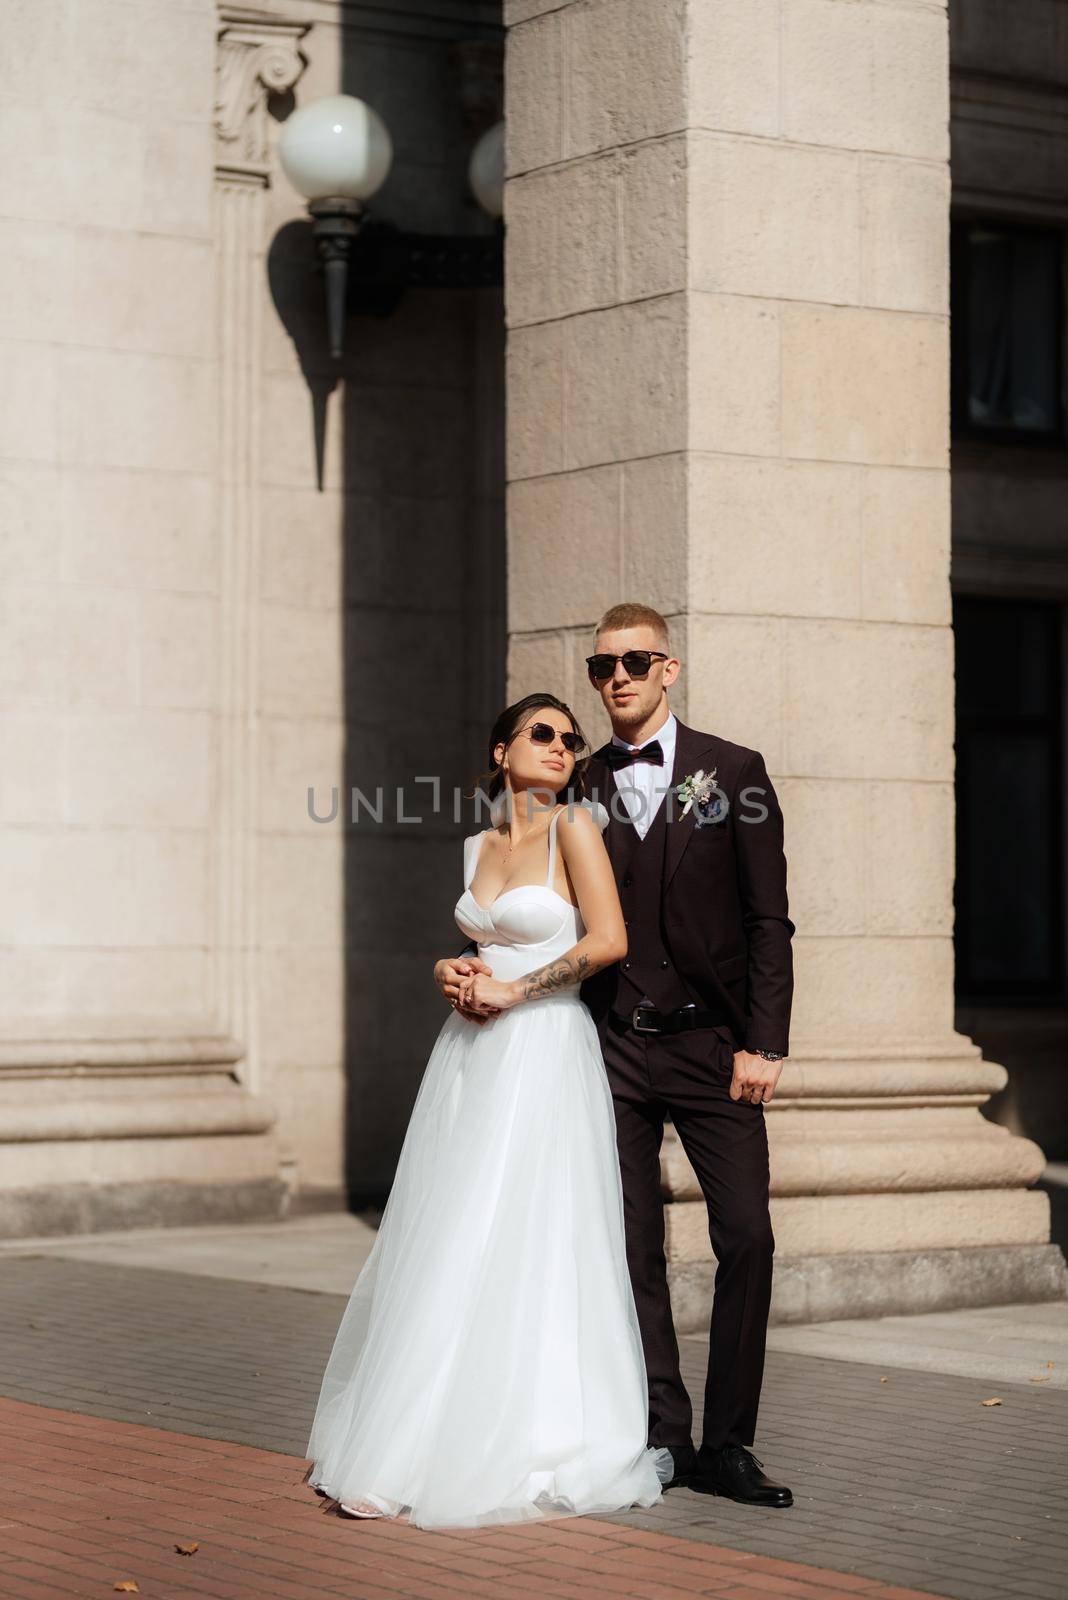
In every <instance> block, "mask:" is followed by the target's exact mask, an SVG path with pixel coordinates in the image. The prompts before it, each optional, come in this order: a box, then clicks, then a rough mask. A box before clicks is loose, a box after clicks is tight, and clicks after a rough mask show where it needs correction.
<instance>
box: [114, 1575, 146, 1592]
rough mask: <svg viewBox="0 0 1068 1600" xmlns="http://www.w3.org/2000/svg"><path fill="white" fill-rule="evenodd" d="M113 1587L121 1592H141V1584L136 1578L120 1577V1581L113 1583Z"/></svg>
mask: <svg viewBox="0 0 1068 1600" xmlns="http://www.w3.org/2000/svg"><path fill="white" fill-rule="evenodd" d="M112 1588H113V1589H118V1591H119V1593H120V1594H140V1593H141V1585H140V1584H139V1583H138V1581H137V1579H136V1578H120V1579H119V1581H118V1583H114V1584H112Z"/></svg>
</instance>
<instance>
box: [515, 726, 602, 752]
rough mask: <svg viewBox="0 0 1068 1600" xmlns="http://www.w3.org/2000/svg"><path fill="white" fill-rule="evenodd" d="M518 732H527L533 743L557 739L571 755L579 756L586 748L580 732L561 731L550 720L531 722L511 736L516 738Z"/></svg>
mask: <svg viewBox="0 0 1068 1600" xmlns="http://www.w3.org/2000/svg"><path fill="white" fill-rule="evenodd" d="M520 733H529V734H530V737H531V740H532V742H533V743H534V744H552V742H553V740H554V739H559V740H560V743H561V744H562V745H563V747H564V749H565V750H566V751H567V752H568V754H569V755H572V756H580V755H581V754H582V752H583V750H585V748H586V741H585V739H584V738H583V737H582V735H581V733H561V732H560V731H559V729H558V728H554V727H553V725H552V723H551V722H532V723H531V724H530V727H529V728H520V730H519V733H513V735H512V738H513V739H518V738H519V734H520Z"/></svg>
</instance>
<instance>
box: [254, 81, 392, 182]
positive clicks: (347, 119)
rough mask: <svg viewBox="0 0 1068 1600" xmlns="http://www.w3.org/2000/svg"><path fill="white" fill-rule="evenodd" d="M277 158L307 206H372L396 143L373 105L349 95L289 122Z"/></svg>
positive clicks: (316, 104)
mask: <svg viewBox="0 0 1068 1600" xmlns="http://www.w3.org/2000/svg"><path fill="white" fill-rule="evenodd" d="M278 157H279V160H280V161H281V163H282V171H283V172H284V173H285V175H286V177H287V178H288V179H289V181H290V183H291V184H292V185H293V187H294V189H296V191H297V193H298V194H302V195H303V196H304V198H305V200H332V199H345V200H369V199H370V198H371V196H372V195H373V194H374V193H375V191H376V189H379V188H380V187H381V185H382V184H383V183H384V181H385V178H386V174H387V173H388V171H389V169H390V164H391V163H392V160H393V142H392V140H391V139H390V137H389V129H388V128H387V127H386V125H385V123H384V122H383V121H382V118H381V117H380V116H379V115H378V114H377V112H374V111H372V110H371V107H370V106H369V105H365V104H364V102H363V101H362V100H357V99H356V97H355V96H354V95H351V94H333V95H328V96H327V97H326V98H325V99H322V100H313V101H312V102H311V104H310V105H306V106H302V107H301V108H300V110H299V111H295V112H294V113H293V115H292V116H291V117H289V118H288V119H287V121H286V123H285V125H284V127H283V129H282V134H281V137H280V139H279V141H278Z"/></svg>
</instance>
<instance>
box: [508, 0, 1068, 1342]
mask: <svg viewBox="0 0 1068 1600" xmlns="http://www.w3.org/2000/svg"><path fill="white" fill-rule="evenodd" d="M505 11H506V20H507V22H508V24H509V35H508V50H507V57H506V113H507V123H508V150H507V171H508V180H507V184H506V223H507V229H508V234H507V239H508V246H507V274H508V276H507V320H508V354H509V395H508V401H509V405H508V410H509V438H508V478H509V485H508V493H509V627H510V641H511V644H510V671H511V689H512V690H513V691H514V693H515V694H519V693H525V692H527V691H528V690H530V689H532V688H534V687H535V686H542V685H544V686H545V687H548V688H556V689H559V690H560V691H561V692H562V693H563V694H564V696H565V697H566V698H568V699H569V700H570V701H571V702H572V703H573V705H574V706H575V709H576V710H577V712H578V713H579V715H580V716H582V717H583V718H585V719H586V720H587V722H588V724H589V726H590V728H591V729H592V731H593V733H594V735H595V737H596V735H598V734H603V733H604V732H605V726H604V724H603V722H601V721H600V711H599V705H598V703H597V702H596V700H595V699H594V697H593V696H592V693H591V691H590V690H589V689H588V687H587V686H586V683H585V677H584V671H583V667H582V657H583V656H584V655H585V654H586V653H587V652H588V649H589V646H590V643H591V627H592V624H593V623H594V622H595V621H596V618H597V616H598V615H599V613H600V612H601V611H602V610H603V609H604V608H605V607H606V606H607V605H609V604H611V603H613V602H615V601H618V600H621V599H640V600H644V601H646V602H648V603H650V604H652V605H654V606H656V607H657V608H659V609H660V610H661V611H663V612H664V613H665V614H667V615H668V616H669V618H670V620H671V623H672V626H673V629H674V636H675V640H676V648H677V650H678V653H679V654H680V656H681V657H682V659H683V661H684V672H683V677H682V680H681V688H682V692H681V694H679V695H676V696H675V697H674V703H675V705H676V709H677V710H678V711H679V712H680V713H681V715H682V716H683V717H684V719H685V720H687V721H689V722H690V723H691V724H693V725H695V726H697V727H699V728H704V729H709V730H711V731H714V732H717V733H720V734H722V735H724V736H726V737H727V738H731V739H735V740H737V741H738V742H740V743H743V744H747V745H751V746H756V747H757V748H759V749H760V750H762V751H763V752H764V754H765V756H766V758H767V762H768V767H769V771H770V772H771V774H772V777H773V780H774V781H775V784H776V787H777V790H778V793H779V795H780V797H781V800H782V804H783V809H784V812H785V816H786V828H787V836H786V839H787V852H788V858H789V867H790V879H789V884H790V896H791V912H792V915H793V916H794V919H795V921H796V923H797V926H798V936H797V940H796V958H797V960H796V965H797V990H796V1003H795V1010H794V1024H793V1029H792V1049H791V1060H790V1063H789V1065H788V1066H787V1068H786V1069H785V1071H784V1074H783V1078H782V1083H781V1087H780V1092H779V1096H778V1097H777V1099H776V1101H775V1102H774V1104H773V1106H772V1108H771V1109H770V1111H769V1113H768V1119H769V1132H770V1135H771V1139H772V1143H773V1192H774V1198H773V1214H774V1226H775V1232H776V1239H777V1282H776V1296H777V1298H776V1308H775V1315H776V1316H777V1317H778V1318H780V1319H789V1318H797V1317H819V1316H833V1315H843V1314H848V1313H855V1312H857V1311H861V1310H866V1311H869V1312H877V1311H882V1310H889V1309H895V1310H896V1309H904V1308H916V1309H919V1308H926V1307H933V1306H939V1305H949V1304H965V1303H969V1302H978V1301H984V1300H990V1301H992V1300H998V1299H1003V1298H1004V1299H1009V1298H1026V1297H1031V1296H1040V1295H1046V1294H1053V1293H1056V1292H1059V1290H1060V1287H1061V1284H1062V1277H1061V1274H1062V1272H1063V1264H1062V1262H1061V1258H1060V1255H1059V1252H1057V1251H1055V1250H1054V1249H1053V1247H1051V1246H1050V1245H1049V1244H1048V1237H1049V1234H1048V1209H1047V1208H1048V1202H1047V1200H1046V1197H1045V1196H1044V1195H1042V1194H1040V1193H1037V1192H1029V1190H1028V1185H1029V1184H1030V1183H1031V1182H1033V1180H1034V1178H1035V1177H1036V1175H1037V1174H1038V1172H1039V1170H1040V1168H1041V1165H1042V1156H1041V1152H1040V1151H1039V1150H1038V1148H1037V1147H1036V1146H1035V1145H1033V1144H1029V1143H1027V1142H1026V1141H1024V1140H1021V1139H1018V1138H1015V1137H1012V1136H1010V1135H1009V1134H1008V1133H1006V1132H1005V1131H1004V1130H1003V1129H1001V1128H998V1127H995V1126H994V1125H992V1124H991V1123H989V1122H987V1121H986V1120H985V1119H984V1118H983V1117H982V1115H981V1114H980V1110H979V1108H980V1106H981V1105H982V1104H983V1102H984V1101H985V1100H986V1099H987V1098H988V1097H989V1096H990V1094H991V1093H992V1092H993V1091H994V1090H996V1089H997V1088H999V1087H1000V1086H1001V1084H1002V1083H1003V1082H1004V1076H1005V1075H1004V1070H1003V1069H1002V1068H1001V1067H1000V1066H997V1065H996V1064H994V1063H992V1062H987V1061H984V1060H982V1059H981V1057H980V1054H979V1051H978V1049H977V1048H976V1047H975V1046H974V1045H972V1044H971V1042H970V1041H969V1040H968V1039H967V1038H965V1037H963V1036H962V1035H960V1034H958V1033H956V1032H954V1028H953V948H952V887H953V871H954V862H953V716H952V708H953V699H952V686H953V639H952V633H951V629H950V594H949V476H948V442H949V440H948V395H949V388H948V352H949V342H948V292H947V291H948V281H947V280H948V263H947V250H946V241H947V226H948V208H949V174H948V62H947V42H946V13H945V6H944V4H943V3H941V0H853V3H850V4H845V3H843V0H570V3H565V4H560V0H552V3H551V4H550V3H549V0H510V3H508V0H506V5H505ZM663 1171H664V1183H665V1195H666V1198H667V1200H668V1207H667V1218H668V1248H669V1255H670V1260H671V1264H672V1276H673V1291H674V1293H675V1296H676V1304H677V1312H678V1317H679V1321H680V1325H682V1326H684V1327H691V1326H698V1325H700V1324H701V1323H702V1322H703V1320H704V1318H705V1316H706V1314H707V1306H708V1299H709V1295H710V1292H711V1282H712V1275H713V1270H714V1263H713V1261H712V1258H711V1256H710V1254H709V1247H708V1241H707V1233H706V1224H705V1217H704V1207H703V1205H702V1203H701V1201H700V1198H699V1196H698V1191H697V1188H696V1184H695V1181H694V1178H693V1174H692V1172H691V1170H690V1169H689V1167H688V1164H687V1163H686V1161H685V1159H684V1158H683V1156H682V1154H681V1151H680V1150H679V1149H678V1147H677V1144H676V1143H675V1141H674V1139H673V1138H672V1137H671V1136H669V1138H668V1139H667V1140H666V1141H665V1148H664V1156H663Z"/></svg>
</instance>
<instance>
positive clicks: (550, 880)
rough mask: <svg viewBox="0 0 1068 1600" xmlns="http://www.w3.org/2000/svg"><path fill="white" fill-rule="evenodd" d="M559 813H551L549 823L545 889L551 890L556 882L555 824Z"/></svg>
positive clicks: (561, 808)
mask: <svg viewBox="0 0 1068 1600" xmlns="http://www.w3.org/2000/svg"><path fill="white" fill-rule="evenodd" d="M563 809H564V808H563V806H561V807H560V811H562V810H563ZM560 811H554V812H553V815H552V820H551V821H550V823H549V870H548V872H547V873H546V875H545V887H546V888H547V889H551V888H552V886H553V884H554V883H555V881H556V824H557V822H558V820H559V817H560Z"/></svg>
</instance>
